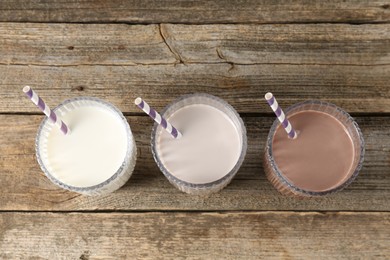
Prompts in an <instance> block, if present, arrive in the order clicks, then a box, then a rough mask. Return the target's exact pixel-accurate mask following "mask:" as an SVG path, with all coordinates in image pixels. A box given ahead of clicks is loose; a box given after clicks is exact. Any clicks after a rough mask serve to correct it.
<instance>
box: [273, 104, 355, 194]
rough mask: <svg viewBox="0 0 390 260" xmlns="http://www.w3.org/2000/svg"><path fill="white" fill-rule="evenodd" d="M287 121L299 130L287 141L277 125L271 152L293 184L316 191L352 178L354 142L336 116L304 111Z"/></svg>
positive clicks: (333, 186)
mask: <svg viewBox="0 0 390 260" xmlns="http://www.w3.org/2000/svg"><path fill="white" fill-rule="evenodd" d="M288 119H289V121H290V122H291V124H292V126H293V127H294V129H295V130H297V131H298V138H297V139H294V140H293V139H290V138H288V136H287V134H286V132H285V130H284V129H283V127H282V126H281V125H279V126H278V128H277V130H276V132H275V135H274V138H273V142H272V153H273V157H274V159H275V163H276V165H277V167H278V168H279V170H280V171H281V173H282V174H283V175H284V176H285V177H286V178H287V179H288V180H289V181H290V182H291V183H292V184H294V185H295V186H296V187H298V188H301V189H304V190H307V191H317V192H319V191H326V190H330V189H332V188H335V187H337V186H338V185H340V184H342V183H343V182H344V181H345V180H346V179H347V178H348V177H350V176H351V174H352V163H353V158H354V149H353V143H352V140H351V137H350V136H349V134H348V133H347V130H346V129H345V127H344V126H343V125H342V124H341V123H340V122H339V121H338V120H337V119H336V118H335V117H333V116H331V115H329V114H326V113H323V112H319V111H313V110H307V111H301V112H298V113H296V114H293V115H290V116H289V117H288Z"/></svg>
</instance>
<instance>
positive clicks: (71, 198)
mask: <svg viewBox="0 0 390 260" xmlns="http://www.w3.org/2000/svg"><path fill="white" fill-rule="evenodd" d="M42 118H43V116H26V115H0V133H1V135H0V151H1V157H0V183H1V184H2V188H1V190H0V210H61V211H67V210H71V211H74V210H336V211H338V210H352V211H353V210H363V211H390V205H389V203H388V198H389V197H390V175H389V168H390V160H389V158H390V139H389V138H388V137H389V136H390V120H389V118H388V117H358V118H357V121H358V123H359V124H360V126H361V128H362V130H363V134H364V136H365V139H366V161H365V164H364V167H363V169H362V171H361V174H360V175H359V177H358V178H357V180H356V181H355V182H354V183H353V184H352V185H351V186H349V187H348V188H347V189H346V190H343V191H341V192H339V193H337V194H334V195H332V196H329V197H326V198H320V199H313V200H296V199H291V198H287V197H284V196H282V195H279V194H278V193H277V192H276V190H275V189H274V188H273V187H272V186H271V184H270V183H269V182H268V181H267V179H266V178H265V175H264V172H263V168H262V158H263V156H262V153H263V147H264V143H265V140H266V136H267V134H268V131H269V127H270V125H271V123H272V121H273V120H274V118H273V117H246V118H244V121H245V123H246V126H247V130H248V144H249V146H248V152H247V157H246V159H245V161H244V164H243V166H242V168H241V169H240V171H239V173H238V174H237V176H236V177H235V178H234V179H233V181H232V183H231V184H230V185H229V186H228V187H227V188H225V189H224V190H222V191H221V192H220V193H217V194H214V195H212V196H210V197H209V198H199V197H194V196H190V195H187V194H185V193H182V192H180V191H178V190H177V189H175V188H174V187H173V186H172V185H170V183H169V182H168V181H167V180H166V179H165V177H164V176H163V175H162V173H161V172H159V170H158V168H157V166H156V164H155V163H154V161H153V157H152V155H151V152H150V145H149V142H150V131H151V128H152V122H151V120H150V119H149V118H148V117H146V116H131V117H128V121H129V123H130V125H131V128H132V130H133V133H134V136H135V139H136V141H137V147H138V155H139V156H138V160H137V165H136V169H135V172H134V175H133V176H132V177H131V179H130V181H129V182H128V183H127V184H126V185H125V186H124V187H123V188H121V189H120V190H118V191H117V192H115V193H113V194H110V195H106V196H98V197H87V196H80V195H78V194H76V193H72V192H68V191H65V190H62V189H60V188H57V187H56V186H55V185H53V184H52V183H51V182H50V181H49V180H48V179H47V178H46V177H45V176H44V175H43V173H42V172H41V170H40V169H39V166H38V163H37V162H36V159H35V155H34V153H35V151H34V139H35V134H36V131H37V128H38V125H39V123H40V121H41V120H42Z"/></svg>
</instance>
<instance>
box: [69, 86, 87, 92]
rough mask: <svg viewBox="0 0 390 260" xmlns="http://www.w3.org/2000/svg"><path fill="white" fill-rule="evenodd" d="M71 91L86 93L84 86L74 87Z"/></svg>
mask: <svg viewBox="0 0 390 260" xmlns="http://www.w3.org/2000/svg"><path fill="white" fill-rule="evenodd" d="M70 91H84V86H77V87H72V88H71V90H70Z"/></svg>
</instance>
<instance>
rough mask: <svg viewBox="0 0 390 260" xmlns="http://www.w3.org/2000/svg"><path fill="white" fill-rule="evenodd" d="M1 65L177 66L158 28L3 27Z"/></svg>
mask: <svg viewBox="0 0 390 260" xmlns="http://www.w3.org/2000/svg"><path fill="white" fill-rule="evenodd" d="M0 35H1V36H0V43H1V44H0V52H1V53H2V55H1V58H0V63H2V64H29V65H32V64H36V65H81V64H114V65H125V64H127V65H134V64H159V63H171V64H172V63H174V62H175V61H176V59H175V56H174V55H173V54H172V53H171V52H170V50H169V49H168V47H167V46H166V44H165V42H164V40H163V39H162V37H161V35H160V33H159V27H158V26H157V25H132V26H129V25H125V24H45V23H42V24H41V23H37V24H31V23H16V24H15V23H1V24H0Z"/></svg>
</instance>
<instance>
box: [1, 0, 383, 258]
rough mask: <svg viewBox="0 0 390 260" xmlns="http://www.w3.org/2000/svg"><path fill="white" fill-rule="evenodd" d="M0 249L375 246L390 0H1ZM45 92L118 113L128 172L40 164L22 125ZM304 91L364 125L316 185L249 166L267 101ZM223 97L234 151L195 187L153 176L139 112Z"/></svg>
mask: <svg viewBox="0 0 390 260" xmlns="http://www.w3.org/2000/svg"><path fill="white" fill-rule="evenodd" d="M0 21H1V22H0V183H1V190H0V259H26V258H30V259H125V258H128V259H134V258H139V259H160V258H183V259H184V258H190V259H238V258H241V259H260V258H266V259H268V258H276V259H302V258H307V259H317V258H320V257H321V258H329V259H346V258H353V259H374V258H375V259H389V257H390V213H389V212H390V86H389V82H390V25H389V23H390V1H388V0H387V1H381V0H375V1H361V0H347V1H343V2H341V1H333V0H332V1H317V0H316V1H295V2H294V1H286V0H277V1H265V0H264V1H256V0H248V1H240V2H236V3H234V2H233V1H207V0H206V1H179V0H170V1H137V0H132V1H124V0H115V1H69V3H64V2H59V1H53V0H47V1H40V0H35V1H27V0H19V1H13V0H4V1H1V3H0ZM26 84H28V85H30V86H32V87H33V88H34V89H35V90H36V91H37V92H38V93H39V94H40V95H41V96H42V97H43V98H44V99H45V100H46V102H47V103H48V104H49V105H50V106H52V107H54V106H56V104H58V103H60V102H61V101H63V100H64V99H67V98H71V97H78V96H95V97H99V98H103V99H105V100H107V101H109V102H111V103H113V104H114V105H116V106H117V107H119V108H120V109H121V110H122V111H123V112H124V114H125V115H126V116H127V118H128V122H129V124H130V125H131V128H132V130H133V133H134V135H135V138H136V141H137V146H138V154H139V155H138V161H137V166H136V169H135V172H134V175H133V177H132V178H131V179H130V181H129V182H128V183H127V184H126V185H125V186H124V187H123V188H121V189H120V190H118V191H117V192H115V193H113V194H110V195H106V196H97V197H87V196H82V195H79V194H76V193H72V192H69V191H65V190H62V189H60V188H58V187H56V186H55V185H53V184H52V183H51V182H50V181H49V180H48V179H47V178H46V177H45V176H44V174H43V173H42V172H41V170H40V168H39V166H38V164H37V162H36V157H35V151H34V149H35V148H34V140H35V135H36V132H37V128H38V125H39V124H40V122H41V120H42V119H43V115H42V114H41V113H40V112H39V111H37V110H36V109H35V108H34V107H33V105H32V104H31V103H30V101H28V100H27V99H26V98H25V96H24V95H23V93H22V91H21V90H22V87H23V86H24V85H26ZM267 91H272V92H273V93H274V94H275V95H276V96H277V97H278V99H279V103H280V104H281V105H283V106H284V107H287V106H289V105H292V104H294V103H296V102H298V101H303V100H306V99H321V100H325V101H330V102H332V103H334V104H336V105H338V106H341V107H343V108H344V109H345V110H347V111H348V112H350V113H351V114H352V115H353V116H354V117H355V118H356V120H357V122H358V123H359V125H360V127H361V128H362V131H363V133H364V137H365V140H366V160H365V163H364V167H363V169H362V171H361V174H360V175H359V177H358V178H357V180H356V181H355V182H354V183H353V184H352V185H350V186H349V187H348V188H347V189H345V190H343V191H342V192H339V193H337V194H334V195H331V196H329V197H326V198H319V199H311V200H296V199H291V198H288V197H285V196H282V195H279V194H278V193H277V192H276V191H275V189H274V188H273V187H272V186H271V184H270V183H269V182H268V181H267V180H266V178H265V175H264V171H263V167H262V151H263V147H264V142H265V139H266V136H267V133H268V130H269V128H270V125H271V123H272V122H273V120H274V116H273V115H272V113H271V112H270V109H269V108H268V107H267V105H266V103H265V101H264V100H263V95H264V93H265V92H267ZM192 92H207V93H210V94H213V95H216V96H219V97H221V98H223V99H225V100H226V101H228V102H229V103H230V104H231V105H233V106H234V107H235V108H236V109H237V110H238V111H239V112H240V114H241V115H242V117H243V118H244V121H245V123H246V125H247V130H248V141H249V146H248V152H247V156H246V159H245V162H244V164H243V166H242V168H241V169H240V171H239V173H238V174H237V176H236V177H235V178H234V179H233V181H232V183H231V184H230V185H229V186H228V187H227V188H225V189H224V190H223V191H221V192H220V193H217V194H215V195H212V196H210V197H209V198H200V197H193V196H189V195H187V194H185V193H182V192H180V191H178V190H176V189H175V188H174V187H173V186H171V185H170V184H169V182H168V181H167V180H166V179H165V178H164V176H163V175H162V173H161V172H160V171H159V170H158V168H157V166H156V164H155V163H154V161H153V158H152V155H151V152H150V144H149V142H150V132H151V128H152V121H151V120H150V119H149V118H148V117H147V116H145V115H144V114H143V113H140V111H139V110H138V109H137V108H136V107H135V106H134V104H133V100H134V98H135V97H137V96H142V97H143V98H145V99H146V100H147V101H148V102H149V103H150V104H152V105H153V106H154V107H156V108H157V109H158V110H161V109H162V108H163V107H164V106H166V105H167V104H168V103H169V102H170V101H172V100H173V99H175V98H177V97H179V96H180V95H182V94H187V93H192Z"/></svg>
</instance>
